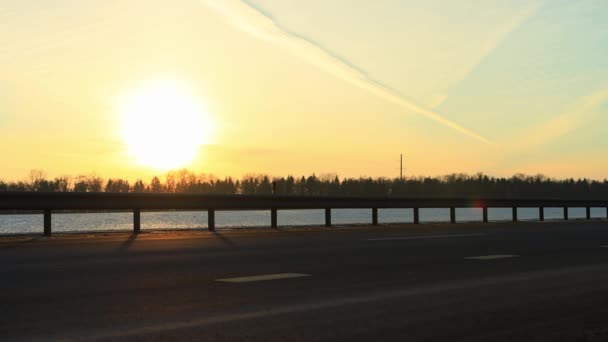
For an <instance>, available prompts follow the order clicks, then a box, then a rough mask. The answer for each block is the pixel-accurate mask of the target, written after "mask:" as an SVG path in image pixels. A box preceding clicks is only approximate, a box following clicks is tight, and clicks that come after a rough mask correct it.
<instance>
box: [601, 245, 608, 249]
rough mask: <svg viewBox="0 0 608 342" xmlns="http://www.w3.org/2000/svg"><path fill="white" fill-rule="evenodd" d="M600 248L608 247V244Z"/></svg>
mask: <svg viewBox="0 0 608 342" xmlns="http://www.w3.org/2000/svg"><path fill="white" fill-rule="evenodd" d="M600 248H608V245H606V246H600Z"/></svg>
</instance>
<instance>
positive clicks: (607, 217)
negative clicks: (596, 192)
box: [606, 208, 608, 219]
mask: <svg viewBox="0 0 608 342" xmlns="http://www.w3.org/2000/svg"><path fill="white" fill-rule="evenodd" d="M606 219H608V208H606Z"/></svg>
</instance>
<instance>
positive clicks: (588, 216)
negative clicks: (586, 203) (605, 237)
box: [587, 207, 591, 220]
mask: <svg viewBox="0 0 608 342" xmlns="http://www.w3.org/2000/svg"><path fill="white" fill-rule="evenodd" d="M587 220H591V207H587Z"/></svg>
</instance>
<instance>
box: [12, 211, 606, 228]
mask: <svg viewBox="0 0 608 342" xmlns="http://www.w3.org/2000/svg"><path fill="white" fill-rule="evenodd" d="M488 215H489V219H490V221H509V220H511V209H510V208H491V209H489V210H488ZM562 215H563V209H562V208H545V219H547V220H550V219H561V218H562ZM591 215H592V217H595V218H605V217H606V209H604V208H592V210H591ZM371 216H372V214H371V209H334V210H332V223H334V224H336V225H339V224H357V223H371V220H372V219H371ZM569 216H570V218H571V219H577V218H584V217H585V209H584V208H570V209H569ZM449 217H450V211H449V209H420V221H421V222H447V221H449ZM518 217H519V219H520V220H536V219H538V209H535V208H530V209H528V208H521V209H518ZM52 219H53V232H75V231H81V232H87V231H117V230H124V231H128V230H131V229H133V214H131V213H75V214H53V217H52ZM378 219H379V221H380V223H399V222H413V211H412V209H379V210H378ZM456 219H457V220H458V221H459V222H475V221H481V220H482V210H481V209H456ZM215 222H216V226H217V227H218V228H222V227H223V228H228V227H229V228H239V227H268V226H269V225H270V211H217V212H216V213H215ZM324 222H325V211H324V210H279V212H278V223H279V226H308V225H322V224H324ZM141 225H142V229H144V230H145V229H183V228H206V227H207V212H206V211H202V212H195V211H187V212H181V211H174V212H142V214H141ZM42 227H43V222H42V214H39V215H32V214H23V215H0V234H19V233H40V232H42Z"/></svg>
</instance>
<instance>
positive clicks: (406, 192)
mask: <svg viewBox="0 0 608 342" xmlns="http://www.w3.org/2000/svg"><path fill="white" fill-rule="evenodd" d="M0 191H40V192H144V193H145V192H147V193H202V194H253V195H270V194H276V195H294V196H393V197H416V198H418V197H486V198H568V199H577V198H579V199H607V198H608V180H603V181H598V180H590V179H576V180H575V179H572V178H570V179H553V178H549V177H546V176H543V175H536V176H528V175H523V174H516V175H514V176H512V177H509V178H504V177H503V178H500V177H491V176H487V175H484V174H481V173H479V174H475V175H467V174H451V175H447V176H443V177H408V178H404V179H399V178H394V179H389V178H382V177H380V178H371V177H359V178H344V179H341V178H340V177H338V175H336V174H324V175H321V176H316V175H315V174H313V175H310V176H307V177H306V176H301V177H293V176H287V177H270V176H268V175H263V174H248V175H245V176H243V177H242V178H240V179H233V178H231V177H226V178H216V177H214V176H212V175H208V174H195V173H193V172H191V171H189V170H186V169H184V170H178V171H170V172H168V173H167V174H166V175H165V176H164V177H163V178H162V179H161V178H159V177H153V178H152V179H151V180H150V181H149V182H144V181H143V180H141V179H138V180H136V181H135V182H133V183H131V182H129V181H128V180H126V179H120V178H109V179H104V178H102V177H99V176H97V175H81V176H77V177H70V176H62V177H55V178H52V179H48V178H47V177H46V176H45V173H44V172H43V171H40V170H33V171H31V172H30V174H29V177H28V178H27V179H26V180H22V181H13V182H9V181H2V180H0Z"/></svg>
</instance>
